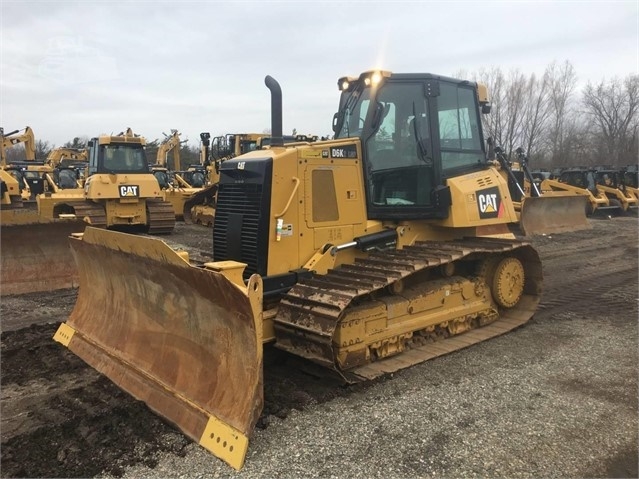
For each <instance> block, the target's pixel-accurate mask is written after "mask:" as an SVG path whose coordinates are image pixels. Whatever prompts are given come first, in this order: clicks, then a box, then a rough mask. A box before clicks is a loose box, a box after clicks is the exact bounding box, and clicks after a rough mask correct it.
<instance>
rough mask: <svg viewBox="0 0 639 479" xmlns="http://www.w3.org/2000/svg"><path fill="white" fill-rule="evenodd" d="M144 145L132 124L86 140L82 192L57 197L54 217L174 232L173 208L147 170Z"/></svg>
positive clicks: (101, 225)
mask: <svg viewBox="0 0 639 479" xmlns="http://www.w3.org/2000/svg"><path fill="white" fill-rule="evenodd" d="M145 144H146V141H145V139H144V138H143V137H141V136H139V135H135V134H134V133H133V131H132V130H131V129H130V128H129V129H127V131H126V132H121V133H120V134H118V135H103V136H100V137H96V138H93V139H92V140H90V141H89V146H88V152H89V167H88V176H87V178H86V180H85V182H84V191H83V197H82V198H77V197H76V196H75V195H74V196H72V197H69V198H68V199H64V198H62V197H57V198H56V201H55V206H54V208H53V212H54V216H56V217H60V216H65V217H72V216H75V217H77V218H83V219H84V221H86V223H88V224H90V225H93V226H97V227H105V228H112V229H119V230H129V231H131V230H133V231H146V232H148V233H150V234H166V233H170V232H171V231H173V228H174V226H175V212H174V211H173V207H172V206H171V203H169V202H167V201H165V200H164V193H163V192H162V190H161V188H160V185H159V183H158V181H157V179H156V178H155V176H154V175H153V173H152V172H151V170H150V169H149V165H148V163H147V160H146V154H145V151H144V146H145Z"/></svg>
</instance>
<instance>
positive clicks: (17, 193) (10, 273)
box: [0, 126, 84, 295]
mask: <svg viewBox="0 0 639 479" xmlns="http://www.w3.org/2000/svg"><path fill="white" fill-rule="evenodd" d="M0 137H1V139H2V143H1V147H0V188H1V191H2V201H1V203H0V262H1V264H0V294H1V295H8V294H21V293H27V292H32V291H47V290H53V289H60V288H68V287H72V286H77V280H78V274H77V268H76V266H75V263H74V261H73V258H72V256H71V251H70V249H69V244H68V236H69V235H70V234H72V233H74V232H80V231H82V230H83V229H84V223H83V222H82V221H81V220H80V221H77V220H75V219H69V218H64V217H62V218H60V217H58V218H56V217H54V215H53V210H52V203H51V202H50V201H49V202H47V201H46V200H44V201H43V199H44V198H45V196H47V197H49V198H50V197H51V195H55V193H56V191H58V186H57V184H56V182H55V178H54V177H55V174H54V173H55V171H56V170H55V167H54V166H53V165H51V164H49V163H47V162H44V161H37V160H36V145H35V135H34V133H33V130H32V129H31V128H30V127H28V126H27V127H26V128H25V129H24V130H15V131H12V132H10V133H5V132H4V129H2V128H0ZM18 145H22V146H24V159H22V158H20V159H19V160H15V161H14V160H12V159H10V155H9V154H8V150H9V149H10V148H13V147H15V146H18ZM20 156H22V155H20ZM74 186H75V183H74Z"/></svg>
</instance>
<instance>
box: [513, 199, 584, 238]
mask: <svg viewBox="0 0 639 479" xmlns="http://www.w3.org/2000/svg"><path fill="white" fill-rule="evenodd" d="M587 201H588V200H587V198H586V196H583V195H565V196H564V195H556V196H555V195H548V196H541V197H526V198H525V199H524V201H523V203H522V206H521V213H520V218H519V227H520V228H521V230H522V232H523V233H524V234H525V235H526V236H532V235H540V234H551V233H564V232H568V231H577V230H583V229H589V228H592V226H591V225H590V223H589V222H588V218H587V217H586V205H587Z"/></svg>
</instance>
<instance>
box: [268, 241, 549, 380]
mask: <svg viewBox="0 0 639 479" xmlns="http://www.w3.org/2000/svg"><path fill="white" fill-rule="evenodd" d="M504 254H507V255H511V256H516V257H517V258H518V259H519V260H520V261H521V262H522V264H523V266H524V270H525V275H526V282H525V285H524V292H523V296H522V298H521V299H520V300H519V302H518V304H517V305H516V306H514V307H513V308H508V309H506V308H499V320H498V321H496V322H494V323H491V324H488V325H486V326H484V327H481V328H479V329H474V330H471V331H469V332H466V333H463V334H460V335H456V336H452V337H451V338H449V339H446V340H442V341H437V342H435V343H430V344H426V345H424V346H419V347H416V348H413V349H411V350H410V351H406V352H403V353H401V354H399V355H397V356H393V357H390V358H386V359H383V360H380V361H376V362H371V363H369V364H366V365H364V366H360V367H357V368H354V369H351V370H349V371H348V372H343V371H342V372H341V373H342V374H343V375H344V377H346V378H347V379H348V380H355V381H356V380H363V379H371V378H374V377H377V376H380V375H382V374H385V373H388V372H391V371H395V370H398V369H402V368H405V367H409V366H411V365H413V364H416V363H419V362H422V361H425V360H427V359H430V358H433V357H436V356H439V355H442V354H446V353H449V352H452V351H455V350H457V349H461V348H464V347H467V346H470V345H471V344H475V343H478V342H480V341H483V340H485V339H489V338H491V337H494V336H497V335H500V334H503V333H505V332H507V331H509V330H511V329H513V328H515V327H517V326H519V325H521V324H523V323H525V322H526V321H528V320H529V319H530V318H531V317H532V315H533V314H534V312H535V310H536V308H537V305H538V303H539V300H540V296H541V283H542V270H541V262H540V261H539V257H538V255H537V252H536V251H535V250H534V249H533V248H532V246H530V245H529V244H528V243H524V242H521V241H513V240H498V239H491V238H471V239H464V240H459V241H446V242H443V241H438V242H435V241H427V242H420V243H418V244H415V245H414V246H409V247H405V248H404V249H402V250H399V251H391V252H379V253H373V254H371V255H370V256H369V257H368V258H365V259H361V260H358V261H356V263H355V264H350V265H342V266H340V267H338V268H336V269H334V270H330V271H329V272H328V273H327V274H326V275H316V276H315V277H313V278H310V279H305V280H302V281H300V282H299V283H298V284H296V285H295V286H294V287H293V288H292V289H291V290H290V291H289V292H288V293H287V294H286V295H285V296H284V298H283V299H282V301H281V303H280V305H279V309H278V314H277V316H276V318H274V322H275V330H276V337H277V338H278V340H277V343H276V346H277V347H279V348H281V349H284V350H286V351H289V352H292V353H294V354H297V355H299V356H302V357H306V358H307V359H310V360H311V361H314V362H316V363H318V364H321V365H323V366H327V367H331V368H333V369H338V367H337V365H336V363H335V348H334V344H333V336H334V333H335V331H336V329H337V328H338V326H339V322H340V320H341V319H342V318H343V317H344V315H345V312H346V311H347V309H348V308H349V306H353V305H354V304H357V305H358V306H361V305H362V304H365V301H366V300H367V298H369V297H370V296H371V295H374V294H378V295H379V294H380V290H382V289H383V288H386V287H389V286H391V285H392V284H393V283H395V282H396V281H398V280H400V279H405V278H407V277H408V276H411V275H414V274H416V273H418V272H420V271H423V270H426V269H428V268H437V267H441V266H442V265H445V264H447V263H452V262H455V261H458V260H461V259H467V260H473V259H477V260H481V259H485V258H488V257H490V256H492V255H495V256H497V255H504Z"/></svg>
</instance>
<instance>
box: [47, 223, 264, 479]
mask: <svg viewBox="0 0 639 479" xmlns="http://www.w3.org/2000/svg"><path fill="white" fill-rule="evenodd" d="M70 243H71V249H72V251H73V255H74V257H75V259H76V262H77V264H78V269H79V273H80V288H79V291H78V298H77V303H76V305H75V308H74V310H73V312H72V313H71V316H70V317H69V319H68V321H67V322H66V323H63V324H62V325H61V326H60V328H59V329H58V331H57V332H56V335H55V336H54V339H55V340H56V341H59V342H61V343H62V344H64V345H65V346H67V347H68V348H69V349H70V350H71V351H73V352H74V353H75V354H77V355H78V356H79V357H80V358H82V359H83V360H84V361H86V362H87V363H88V364H89V365H91V366H92V367H94V368H95V369H97V370H98V371H100V372H102V373H103V374H105V375H106V376H107V377H108V378H109V379H111V380H112V381H113V382H114V383H115V384H117V385H118V386H120V387H121V388H122V389H124V390H125V391H127V392H129V393H130V394H132V395H133V396H134V397H136V398H137V399H140V400H142V401H144V402H145V403H147V405H148V406H149V407H150V408H151V409H153V410H154V411H155V412H157V413H158V414H159V415H161V416H163V417H165V418H166V419H167V420H169V421H171V422H173V423H174V424H176V425H177V426H178V427H179V428H180V429H181V430H182V431H183V432H184V433H185V434H186V435H188V436H189V437H191V438H192V439H193V440H195V441H197V442H199V443H200V444H201V445H202V446H203V447H205V448H206V449H208V450H209V451H211V452H212V453H213V454H214V455H216V456H218V457H219V458H221V459H223V460H224V461H226V462H227V463H229V464H230V465H231V466H233V467H235V468H236V469H239V468H241V467H242V465H243V463H244V457H245V454H246V450H247V447H248V435H249V434H250V433H251V431H252V429H253V427H254V425H255V423H256V421H257V419H258V418H259V415H260V413H261V411H262V406H263V384H262V324H261V320H262V316H261V315H262V312H261V311H262V310H261V304H262V303H261V301H262V282H261V279H260V277H259V276H257V275H254V276H253V277H251V278H250V280H249V283H248V286H247V287H245V286H244V284H243V283H242V284H241V286H238V285H237V284H236V283H234V282H232V281H230V280H229V279H227V277H226V276H225V275H223V274H221V273H218V272H215V271H212V270H210V269H208V268H205V267H195V266H191V265H190V264H189V263H188V261H187V260H186V259H184V257H183V256H182V255H180V254H178V253H177V252H176V251H174V250H173V249H171V248H170V247H169V246H168V245H167V244H166V243H164V242H163V241H161V240H159V239H155V238H148V237H142V236H135V235H130V234H125V233H118V232H113V231H106V230H99V229H95V228H90V227H89V228H87V229H86V232H85V234H84V235H83V236H82V237H81V238H80V237H77V238H71V239H70ZM218 264H220V263H216V265H218ZM235 264H236V265H237V263H235ZM211 267H212V266H211ZM237 271H238V270H237V269H236V270H235V272H236V273H237ZM238 276H239V275H238ZM240 283H241V281H240Z"/></svg>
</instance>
